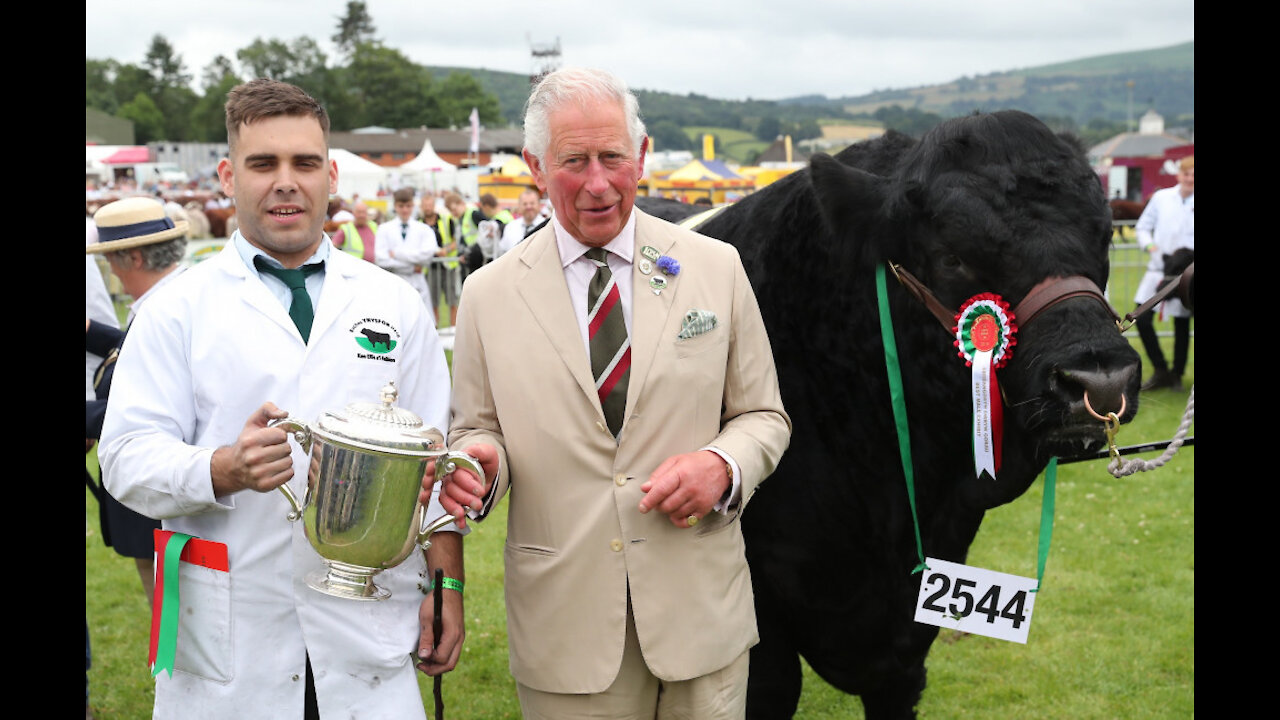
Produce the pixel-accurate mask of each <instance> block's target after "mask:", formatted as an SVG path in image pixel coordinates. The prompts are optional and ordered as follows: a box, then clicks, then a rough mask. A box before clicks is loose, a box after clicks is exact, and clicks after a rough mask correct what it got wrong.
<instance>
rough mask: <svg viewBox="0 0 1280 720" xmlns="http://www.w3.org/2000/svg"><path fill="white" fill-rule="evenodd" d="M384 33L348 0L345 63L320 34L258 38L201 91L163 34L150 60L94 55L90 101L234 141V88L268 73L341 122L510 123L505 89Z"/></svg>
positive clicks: (341, 31) (154, 128) (145, 136)
mask: <svg viewBox="0 0 1280 720" xmlns="http://www.w3.org/2000/svg"><path fill="white" fill-rule="evenodd" d="M374 35H375V29H374V25H373V20H372V18H371V17H370V15H369V11H368V8H367V6H366V3H364V2H359V1H358V0H356V1H353V2H348V3H347V11H346V14H345V15H344V16H343V17H342V18H340V19H339V20H338V27H337V31H336V32H335V34H334V35H333V37H332V40H333V42H334V45H335V46H336V47H337V50H338V54H339V56H338V57H337V58H335V61H336V62H335V63H334V64H332V65H331V64H330V58H329V57H327V56H326V54H325V53H324V52H323V51H322V50H321V49H320V46H319V45H318V44H317V43H316V41H315V40H313V39H311V38H309V37H304V36H299V37H297V38H295V39H294V40H292V41H285V40H280V39H276V38H270V39H262V38H257V39H255V40H254V41H253V42H252V43H250V44H249V45H247V46H245V47H243V48H241V49H240V50H237V51H236V52H235V53H234V55H235V59H234V60H232V59H231V58H229V57H227V56H225V55H218V56H217V57H215V58H214V59H213V60H212V61H211V62H210V63H209V64H208V65H206V66H205V67H204V68H202V69H201V72H200V82H199V86H200V92H197V91H196V90H194V89H193V88H192V81H193V79H194V78H193V76H192V75H191V74H190V73H189V72H188V70H187V67H186V65H185V63H184V62H183V60H182V56H181V55H180V54H178V53H177V52H175V50H174V47H173V45H172V44H171V43H170V42H169V41H168V40H167V39H166V38H165V37H164V36H162V35H155V36H153V37H152V39H151V44H150V46H149V47H148V50H147V53H146V57H145V58H143V60H142V62H141V63H140V64H136V65H135V64H133V63H121V62H118V61H116V60H110V59H108V60H97V59H91V58H86V59H85V106H86V107H89V108H93V109H96V110H101V111H102V112H105V113H107V114H110V115H115V116H117V117H121V118H124V119H126V120H131V121H132V122H133V126H134V135H135V142H137V143H139V144H145V143H147V142H151V141H155V140H171V141H176V142H226V140H227V131H226V125H225V115H224V109H223V108H224V105H225V103H226V98H227V92H229V91H230V90H231V88H233V87H235V86H236V85H239V84H240V83H242V82H244V81H246V80H248V79H252V78H259V77H266V78H272V79H276V80H283V81H286V82H290V83H293V84H295V85H297V86H299V87H301V88H303V89H304V90H306V91H307V92H308V93H310V94H311V95H312V96H314V97H315V98H316V99H317V100H319V101H320V102H321V103H323V104H324V106H325V109H326V110H328V112H329V118H330V124H331V127H332V128H333V129H335V130H350V129H354V128H358V127H365V126H368V125H382V126H385V127H391V128H405V127H418V126H421V125H426V126H428V127H436V128H440V127H452V126H456V127H463V126H466V125H467V124H468V123H469V118H470V115H471V110H472V108H475V109H476V110H477V111H478V114H479V117H480V122H481V123H482V124H488V125H505V124H506V120H505V119H504V118H503V116H502V112H501V110H500V108H499V105H498V98H497V96H496V95H494V94H493V93H491V92H488V91H487V90H485V89H484V88H483V87H482V86H481V85H480V83H479V82H478V81H477V80H476V79H475V78H474V77H472V76H471V75H469V74H466V73H460V72H452V73H449V74H448V75H447V76H445V77H442V78H441V77H436V76H434V75H433V73H432V72H431V71H430V70H428V69H427V68H425V67H423V66H422V65H419V64H417V63H415V62H413V61H412V60H410V59H409V58H408V57H406V56H405V55H404V53H402V52H400V51H399V50H396V49H394V48H390V47H387V46H385V45H384V44H383V43H382V42H381V41H380V40H378V39H377V38H376V37H374Z"/></svg>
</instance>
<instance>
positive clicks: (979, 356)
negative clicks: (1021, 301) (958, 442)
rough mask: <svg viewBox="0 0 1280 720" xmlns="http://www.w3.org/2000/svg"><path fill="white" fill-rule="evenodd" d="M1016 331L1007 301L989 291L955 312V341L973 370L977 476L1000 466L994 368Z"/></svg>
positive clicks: (1001, 416)
mask: <svg viewBox="0 0 1280 720" xmlns="http://www.w3.org/2000/svg"><path fill="white" fill-rule="evenodd" d="M1017 331H1018V327H1017V325H1016V324H1014V317H1013V311H1012V310H1010V309H1009V303H1007V302H1005V301H1004V300H1002V299H1001V298H1000V296H999V295H994V294H992V293H980V294H978V295H974V296H973V297H971V298H969V299H968V300H966V301H964V303H963V304H962V305H961V306H960V312H959V313H958V314H957V315H956V326H955V328H954V332H955V335H956V342H955V345H956V347H957V348H959V355H960V357H962V358H964V362H965V364H966V365H968V366H969V367H970V368H972V370H973V372H972V374H971V376H970V377H971V378H972V397H973V465H974V474H975V475H976V476H977V477H982V473H983V471H986V472H987V473H988V474H990V475H991V478H992V479H993V480H994V479H995V476H996V472H997V471H998V470H999V469H1000V446H1001V438H1002V437H1003V435H1004V413H1003V408H1002V405H1001V402H1000V386H999V385H998V384H997V382H996V370H998V369H1000V368H1002V367H1004V365H1005V363H1007V362H1009V357H1010V354H1011V351H1012V349H1013V346H1014V345H1016V344H1017V339H1016V338H1014V334H1015V333H1017Z"/></svg>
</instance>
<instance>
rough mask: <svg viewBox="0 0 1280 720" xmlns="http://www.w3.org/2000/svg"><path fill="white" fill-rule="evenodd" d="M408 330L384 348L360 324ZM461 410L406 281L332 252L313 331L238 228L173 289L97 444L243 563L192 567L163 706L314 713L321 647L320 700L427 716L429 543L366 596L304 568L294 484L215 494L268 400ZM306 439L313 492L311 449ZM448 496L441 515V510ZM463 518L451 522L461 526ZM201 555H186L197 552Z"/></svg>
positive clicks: (131, 482) (339, 711)
mask: <svg viewBox="0 0 1280 720" xmlns="http://www.w3.org/2000/svg"><path fill="white" fill-rule="evenodd" d="M366 328H367V329H372V330H375V331H377V332H380V333H386V334H388V335H389V336H390V337H391V338H392V339H393V340H395V341H396V344H395V347H394V348H393V349H392V350H391V351H390V352H387V353H385V354H377V353H371V352H369V351H368V350H366V349H365V348H364V347H362V346H361V345H360V344H358V338H361V337H364V336H363V335H362V334H361V332H360V331H361V330H362V329H366ZM389 380H395V381H396V382H397V387H398V388H399V397H398V400H397V406H399V407H403V408H407V409H409V410H412V411H414V412H415V413H417V414H418V415H419V416H421V417H422V418H423V421H424V423H426V424H428V425H432V426H434V427H436V428H439V429H441V430H442V431H446V430H447V429H448V426H449V422H448V421H449V393H450V390H449V370H448V367H447V365H446V364H445V357H444V351H443V348H442V346H441V344H440V339H439V337H438V336H437V334H436V330H435V327H434V324H433V323H432V322H431V318H430V317H428V316H427V314H426V312H425V307H424V306H423V304H422V302H421V299H420V298H419V296H418V295H417V293H415V292H414V291H413V290H412V289H411V288H410V287H409V286H408V285H407V284H406V283H404V282H401V281H400V280H397V279H395V278H394V277H392V276H391V275H389V274H388V273H386V272H385V271H383V270H380V269H378V268H377V267H375V266H374V265H371V264H369V263H366V262H363V261H362V260H359V259H357V258H354V257H351V256H350V255H348V254H346V253H342V252H330V253H329V259H328V264H327V269H326V272H325V278H324V284H323V289H322V290H321V294H320V298H319V301H318V302H317V304H316V312H315V324H314V326H313V329H312V332H311V339H310V344H309V345H304V344H303V342H302V337H301V335H299V333H298V331H297V329H296V328H295V327H294V325H293V323H292V322H291V321H290V319H289V316H288V315H287V313H286V311H285V308H284V306H283V305H282V304H281V302H280V301H279V300H277V299H276V298H275V297H273V296H272V293H271V291H270V290H268V288H267V286H266V285H265V284H264V283H263V282H262V280H261V279H260V278H259V277H257V276H256V275H255V274H254V273H253V272H252V271H251V270H250V269H249V268H247V267H246V266H245V264H244V261H243V260H242V259H241V257H240V255H239V254H238V253H237V251H236V248H235V243H234V242H228V243H227V247H226V248H225V249H224V250H223V251H222V252H220V253H219V254H218V255H216V256H214V257H213V258H211V259H209V260H207V261H205V262H203V263H200V264H199V265H196V266H195V267H193V268H192V269H191V270H189V271H187V272H186V273H184V274H183V275H182V276H181V277H179V278H177V279H175V281H174V282H172V283H170V284H169V285H167V286H166V287H164V288H162V289H161V291H159V292H158V293H157V296H156V297H155V298H154V301H153V302H149V303H148V304H147V307H146V308H145V309H143V310H142V312H140V313H139V315H138V317H137V318H136V319H135V320H134V322H133V324H132V326H131V328H130V331H129V335H128V336H127V338H126V340H125V343H124V346H123V348H122V350H121V353H120V357H119V360H118V364H117V366H116V372H115V379H114V383H113V386H112V391H111V400H112V402H111V403H110V405H109V407H108V410H107V416H106V421H105V424H104V427H103V433H102V440H101V448H100V450H99V452H100V455H101V459H102V465H103V470H104V475H105V476H106V477H107V478H108V490H109V491H110V492H111V494H112V495H114V496H115V497H117V498H119V499H120V501H121V502H123V503H124V504H125V505H128V506H129V507H131V508H133V509H134V510H137V511H139V512H141V513H143V514H146V515H150V516H152V517H156V518H161V519H162V520H163V523H164V528H165V529H167V530H175V531H178V532H183V533H187V534H189V535H193V536H195V537H200V538H204V539H206V540H213V541H217V542H221V543H226V545H227V553H228V558H229V562H228V565H229V571H230V572H229V573H220V572H215V571H207V572H205V573H204V574H203V575H199V577H196V578H194V579H193V580H191V582H188V577H189V576H184V577H183V582H182V584H181V587H182V606H183V609H184V612H185V611H186V609H187V608H188V607H190V608H192V609H193V610H199V611H200V612H201V613H203V617H204V619H205V621H204V622H200V623H191V622H187V621H186V620H185V619H184V623H183V624H182V625H181V626H180V628H179V635H178V646H179V650H178V662H177V663H176V670H175V672H174V673H173V675H172V677H170V676H169V675H168V674H167V673H161V674H160V675H159V676H158V677H157V679H156V702H155V712H154V716H155V717H156V718H182V719H183V720H189V719H194V718H209V719H210V720H226V719H227V718H242V719H249V718H299V717H302V714H303V695H304V681H305V657H306V655H307V654H309V655H310V658H311V665H312V668H313V670H314V673H315V684H316V696H317V700H318V702H319V707H320V713H321V716H322V717H326V718H332V717H357V716H358V717H385V718H398V719H399V718H425V711H424V708H423V702H422V698H421V693H420V691H419V688H418V684H417V677H416V670H415V668H414V667H413V665H412V664H411V663H410V656H409V653H410V652H411V651H416V648H417V642H418V637H419V632H420V630H419V627H418V609H419V606H420V605H421V602H422V599H423V596H422V594H421V592H419V590H418V589H417V587H416V585H417V583H418V581H419V580H420V579H421V578H422V577H423V576H424V575H425V572H426V566H425V561H424V559H423V557H422V553H421V552H418V551H415V552H413V553H411V554H410V556H409V557H408V559H406V560H405V561H404V562H403V563H401V564H400V565H399V566H397V567H395V568H392V569H389V570H384V571H382V572H380V573H378V574H377V575H376V576H375V582H376V583H377V584H378V585H379V586H381V587H383V588H386V589H388V590H390V591H391V593H392V596H391V597H390V598H388V599H386V600H382V601H377V602H367V601H359V600H351V599H344V598H337V597H331V596H329V595H325V594H323V593H320V592H318V591H316V590H313V589H312V588H310V587H308V586H307V585H306V576H307V575H308V574H309V573H311V572H313V571H318V570H321V569H323V561H322V559H321V558H320V556H319V555H318V554H317V553H316V552H315V550H314V549H313V548H312V547H311V546H310V544H309V543H308V542H307V540H306V536H305V534H304V529H303V525H302V523H301V522H297V523H291V522H289V521H288V520H287V519H286V514H287V512H288V510H289V504H288V502H287V501H286V499H285V498H284V496H283V494H282V493H280V492H279V491H275V490H273V491H271V492H268V493H257V492H252V491H242V492H239V493H235V494H232V495H229V496H227V497H222V498H215V497H214V496H213V488H212V484H211V481H210V470H209V460H210V457H211V455H212V454H213V450H214V449H215V448H217V447H218V446H222V445H230V444H232V443H233V442H234V441H235V439H236V437H237V436H238V435H239V433H240V432H241V430H242V429H243V427H244V424H245V421H246V420H247V419H248V418H249V417H250V416H251V415H252V414H253V413H254V412H255V411H256V410H257V408H258V407H259V406H260V405H261V404H262V403H263V402H265V401H268V400H270V401H272V402H274V403H275V404H276V405H277V406H279V407H280V408H282V409H284V410H287V411H288V412H289V413H290V414H291V415H292V416H293V417H296V418H298V419H300V420H303V421H305V422H307V423H309V424H310V423H314V422H315V421H316V420H317V419H318V418H319V416H320V414H321V413H322V412H323V411H326V410H334V411H340V410H343V409H344V408H345V407H346V406H347V404H348V403H351V402H376V401H378V400H379V399H380V396H379V390H380V389H381V388H382V386H383V385H385V384H386V383H387V381H389ZM290 444H291V445H292V446H293V467H294V476H293V479H292V480H290V481H289V485H290V487H291V488H292V490H293V492H294V494H295V495H296V497H298V498H302V497H303V496H304V489H305V485H306V476H307V472H306V469H307V458H306V456H305V455H304V454H303V453H302V450H301V449H300V448H299V447H298V445H297V444H296V443H294V442H293V441H290ZM443 512H444V511H443V510H442V509H441V508H440V505H439V502H438V501H437V500H436V499H434V498H433V500H432V502H431V505H430V507H429V508H428V515H429V517H430V518H432V519H434V518H436V517H438V516H440V515H442V514H443ZM450 528H453V526H450ZM185 565H186V564H185V563H184V566H185Z"/></svg>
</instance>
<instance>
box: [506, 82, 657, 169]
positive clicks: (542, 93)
mask: <svg viewBox="0 0 1280 720" xmlns="http://www.w3.org/2000/svg"><path fill="white" fill-rule="evenodd" d="M589 100H601V101H607V102H613V103H616V104H618V105H620V106H621V107H622V110H623V113H624V114H625V116H626V122H627V131H628V133H629V134H630V136H631V145H632V148H633V149H634V150H635V153H636V154H637V155H639V154H640V143H641V142H643V141H644V137H645V134H644V132H645V131H644V121H642V120H641V119H640V103H639V101H637V100H636V96H635V95H634V94H632V92H631V91H630V90H628V89H627V84H626V83H625V82H623V81H622V79H621V78H619V77H618V76H617V75H614V74H613V73H611V72H609V71H607V70H597V69H594V68H578V67H570V68H562V69H560V70H556V71H555V72H553V73H551V74H549V75H547V76H546V77H544V78H543V79H542V80H541V81H540V82H539V83H538V84H537V86H535V87H534V88H533V92H532V93H530V94H529V100H528V102H526V103H525V106H524V148H525V150H528V151H529V154H530V155H533V156H534V157H535V158H537V159H538V162H539V163H540V164H543V165H545V162H544V159H545V156H546V154H547V147H548V146H549V145H550V144H551V113H553V112H555V111H556V110H558V109H559V108H560V107H562V106H563V105H565V104H567V103H569V102H571V101H573V102H578V103H582V104H584V105H585V104H586V103H587V101H589Z"/></svg>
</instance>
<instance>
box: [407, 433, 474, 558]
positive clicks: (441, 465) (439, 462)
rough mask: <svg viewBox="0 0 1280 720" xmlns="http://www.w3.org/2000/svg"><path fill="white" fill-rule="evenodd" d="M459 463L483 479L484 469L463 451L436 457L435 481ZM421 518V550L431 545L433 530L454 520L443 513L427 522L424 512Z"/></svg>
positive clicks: (419, 542)
mask: <svg viewBox="0 0 1280 720" xmlns="http://www.w3.org/2000/svg"><path fill="white" fill-rule="evenodd" d="M459 465H461V466H462V467H464V468H466V469H468V470H470V471H471V472H473V473H475V474H476V477H478V478H480V479H481V481H483V479H484V469H483V468H481V467H480V461H479V460H477V459H475V458H473V457H471V456H470V455H468V454H467V453H464V452H447V453H444V454H442V455H441V456H440V457H438V458H436V476H435V482H440V479H441V478H443V477H444V476H445V475H448V474H449V473H451V472H453V471H454V470H457V469H458V466H459ZM422 519H423V526H422V530H420V531H419V532H418V545H420V546H422V549H423V550H426V549H427V548H429V547H431V535H432V534H433V533H434V532H435V531H437V530H439V529H440V528H442V527H444V526H445V525H448V524H449V523H451V522H453V521H454V518H453V516H452V515H449V514H445V515H441V516H440V517H438V518H436V519H435V520H432V521H431V522H430V523H428V522H426V519H427V515H426V513H425V512H424V513H423V514H422Z"/></svg>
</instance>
